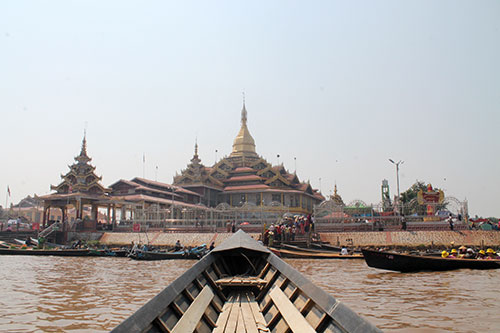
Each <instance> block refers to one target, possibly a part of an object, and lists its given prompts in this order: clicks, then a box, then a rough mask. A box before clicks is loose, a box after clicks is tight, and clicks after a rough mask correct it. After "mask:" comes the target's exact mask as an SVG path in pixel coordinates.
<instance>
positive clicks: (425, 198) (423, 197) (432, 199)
mask: <svg viewBox="0 0 500 333" xmlns="http://www.w3.org/2000/svg"><path fill="white" fill-rule="evenodd" d="M417 201H418V203H419V204H420V205H425V206H426V212H427V216H426V217H424V221H433V220H436V219H439V218H438V217H436V216H434V215H435V214H436V207H437V206H438V205H440V204H442V203H443V202H444V192H443V191H442V190H435V189H433V188H432V185H431V184H428V185H427V190H426V191H424V190H420V191H418V193H417Z"/></svg>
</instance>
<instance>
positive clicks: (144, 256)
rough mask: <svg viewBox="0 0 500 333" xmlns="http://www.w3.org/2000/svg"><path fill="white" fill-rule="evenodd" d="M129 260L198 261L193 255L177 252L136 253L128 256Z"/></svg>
mask: <svg viewBox="0 0 500 333" xmlns="http://www.w3.org/2000/svg"><path fill="white" fill-rule="evenodd" d="M129 258H131V259H134V260H172V259H199V258H200V257H199V255H198V254H195V253H186V252H184V251H177V252H155V251H142V250H139V251H136V252H134V253H131V254H129Z"/></svg>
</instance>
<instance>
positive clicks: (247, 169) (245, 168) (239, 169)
mask: <svg viewBox="0 0 500 333" xmlns="http://www.w3.org/2000/svg"><path fill="white" fill-rule="evenodd" d="M240 172H257V171H256V170H254V169H252V168H249V167H241V168H236V169H234V170H233V171H232V173H240Z"/></svg>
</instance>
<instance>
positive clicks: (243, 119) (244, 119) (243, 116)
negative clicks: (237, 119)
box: [241, 92, 247, 126]
mask: <svg viewBox="0 0 500 333" xmlns="http://www.w3.org/2000/svg"><path fill="white" fill-rule="evenodd" d="M243 125H245V126H246V125H247V109H246V107H245V92H243V109H241V126H243Z"/></svg>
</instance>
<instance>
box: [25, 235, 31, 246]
mask: <svg viewBox="0 0 500 333" xmlns="http://www.w3.org/2000/svg"><path fill="white" fill-rule="evenodd" d="M24 244H25V245H26V246H31V245H33V244H32V243H31V238H30V236H28V237H26V240H25V241H24Z"/></svg>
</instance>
